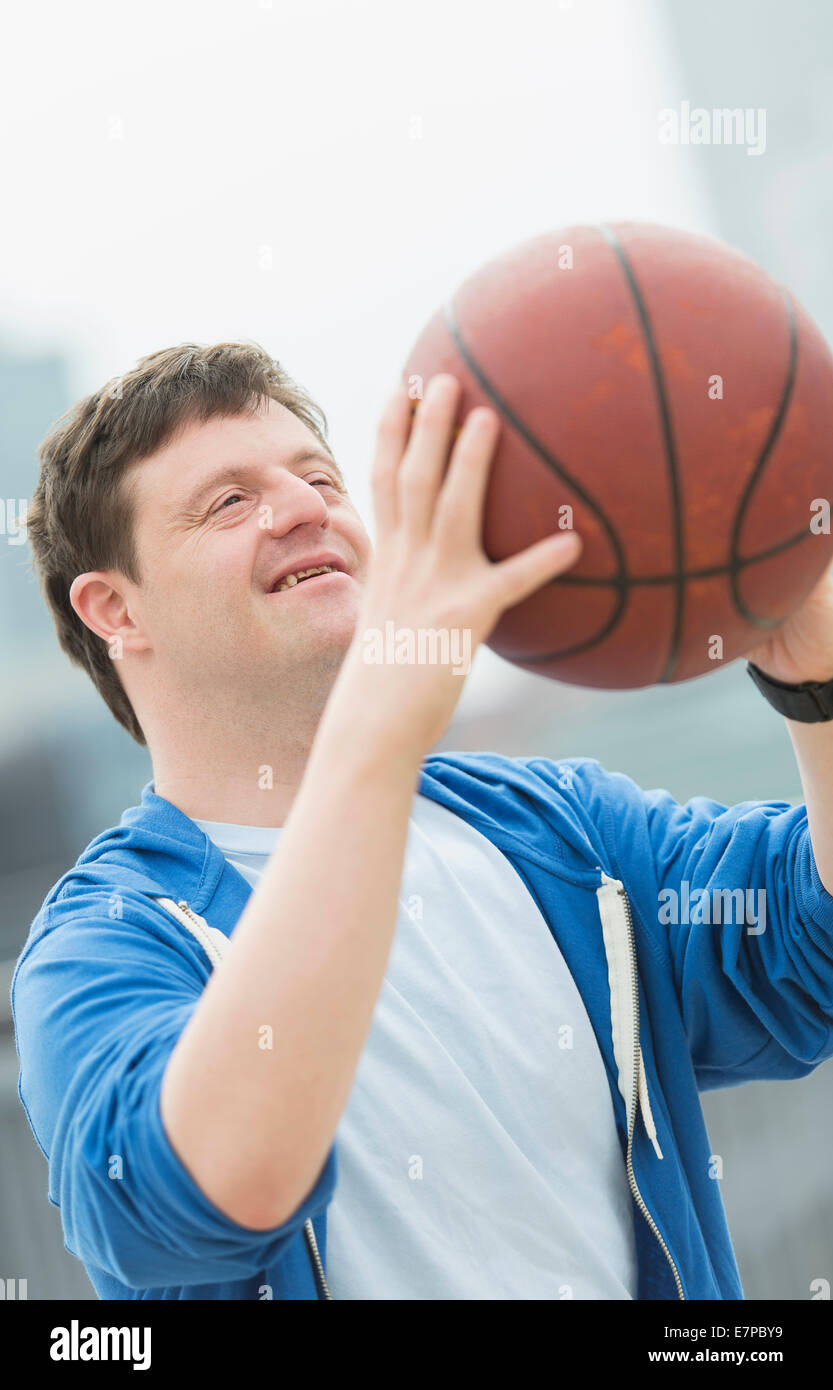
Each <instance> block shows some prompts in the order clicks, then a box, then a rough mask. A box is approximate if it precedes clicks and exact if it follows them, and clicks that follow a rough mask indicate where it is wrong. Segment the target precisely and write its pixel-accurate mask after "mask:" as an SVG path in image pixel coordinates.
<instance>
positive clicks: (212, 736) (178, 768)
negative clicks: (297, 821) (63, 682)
mask: <svg viewBox="0 0 833 1390" xmlns="http://www.w3.org/2000/svg"><path fill="white" fill-rule="evenodd" d="M286 715H287V712H286V711H285V710H284V711H283V712H282V715H281V719H280V720H279V721H274V720H273V727H272V729H271V732H270V733H267V732H266V731H265V729H264V727H263V726H264V724H265V722H266V721H261V720H251V721H245V720H241V719H240V716H239V714H238V716H237V718H236V719H233V720H229V721H224V722H223V724H222V729H221V730H217V732H216V733H211V732H209V731H207V730H206V729H205V728H196V729H195V728H193V727H192V728H190V729H187V730H186V729H182V730H181V731H180V732H179V735H178V736H176V737H174V736H173V734H172V736H171V737H170V738H168V739H165V740H162V741H160V740H159V739H155V740H152V739H151V738H150V737H149V738H148V744H149V747H150V749H151V758H152V764H153V784H154V791H155V792H156V794H157V796H161V797H164V799H165V800H166V801H170V802H171V803H172V804H173V805H174V806H177V807H178V808H179V810H180V811H183V812H184V813H185V815H186V816H190V817H191V819H192V820H207V821H220V822H223V823H225V824H232V825H257V826H282V825H283V824H284V823H285V821H286V819H287V816H288V815H289V812H290V809H291V807H292V803H293V801H294V800H295V796H296V795H297V792H298V788H299V787H300V785H301V779H302V778H303V775H304V771H305V769H306V765H307V761H308V759H309V755H310V750H311V748H312V743H313V739H314V737H315V732H316V728H317V725H318V719H317V718H316V719H315V720H313V719H312V718H311V716H310V711H307V712H306V715H305V717H304V718H303V719H301V720H295V721H293V720H291V719H288V718H287V717H286ZM253 723H254V724H258V725H259V726H260V728H259V731H258V732H257V734H256V735H255V734H254V733H253V729H252V727H251V725H252V724H253ZM276 723H277V725H278V726H277V727H276Z"/></svg>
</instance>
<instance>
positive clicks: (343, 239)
mask: <svg viewBox="0 0 833 1390" xmlns="http://www.w3.org/2000/svg"><path fill="white" fill-rule="evenodd" d="M7 39H8V41H7V43H6V45H5V48H4V51H3V54H2V57H0V130H2V142H3V148H2V168H3V182H4V185H5V188H4V192H5V202H6V206H7V208H8V209H11V215H8V214H7V216H6V217H5V218H4V219H3V225H2V229H0V245H2V250H3V254H2V256H0V303H2V306H3V308H2V312H1V313H0V336H2V339H3V342H4V346H5V347H6V348H9V347H12V348H13V349H17V350H20V351H23V352H40V351H59V352H61V353H63V354H66V356H67V358H68V359H69V363H70V372H69V381H70V388H71V391H72V394H73V397H74V396H76V395H80V394H83V393H86V392H87V391H89V390H92V389H94V388H95V387H97V386H99V385H100V384H101V383H102V382H103V381H104V380H106V379H108V378H109V377H111V376H115V375H118V374H119V373H120V372H122V371H124V370H125V369H126V368H127V367H129V366H130V365H131V364H132V363H133V362H135V360H136V359H137V358H138V357H139V356H141V355H142V354H143V353H145V352H150V351H152V350H154V349H156V348H159V347H163V346H167V345H169V344H172V343H175V342H182V341H197V342H214V341H220V340H222V339H228V338H248V339H254V340H255V341H257V342H260V343H261V344H262V345H263V346H264V347H266V348H267V350H268V351H269V352H270V355H272V356H273V357H276V358H278V359H279V360H280V361H281V362H282V363H283V365H284V366H285V367H286V368H287V369H288V370H289V372H290V373H291V374H292V375H293V376H295V377H296V378H297V379H298V380H299V381H301V382H302V383H303V384H304V385H305V386H306V387H307V389H308V390H309V391H310V392H311V393H312V395H313V396H314V397H315V398H316V399H317V400H318V401H319V402H320V403H321V404H322V405H323V407H324V410H325V412H326V414H327V417H328V421H329V424H330V437H331V441H332V443H333V447H334V449H335V452H336V455H337V457H338V458H339V461H340V462H341V464H342V467H343V469H344V471H345V472H346V474H347V477H348V482H349V484H350V487H351V491H352V493H353V495H354V498H355V500H356V501H357V504H358V506H359V508H360V510H361V512H362V514H363V516H364V517H365V520H366V522H367V524H368V526H369V527H370V529H371V531H372V529H373V517H372V508H371V504H370V494H369V487H368V473H369V469H370V465H371V462H372V449H373V440H374V434H375V429H376V422H377V419H378V415H379V412H380V410H381V408H382V405H383V402H384V400H385V398H386V396H387V394H388V392H389V390H390V389H391V387H392V386H393V384H394V382H395V381H396V380H397V378H398V375H399V371H400V367H401V365H402V363H403V361H404V360H405V358H406V356H407V354H408V351H409V348H410V346H411V344H412V342H413V341H414V340H415V338H416V337H417V335H418V333H419V331H420V329H421V327H422V326H423V324H424V323H425V322H426V321H427V319H428V318H430V317H431V315H432V313H433V312H434V310H435V309H436V308H437V307H438V306H439V305H440V304H441V303H442V302H443V301H444V299H445V298H446V297H447V296H448V295H449V294H450V293H451V292H452V291H453V290H454V288H455V286H456V285H458V284H459V283H460V282H461V281H462V280H463V279H465V278H466V277H467V276H468V275H469V274H471V273H472V272H473V271H474V270H475V269H476V268H477V267H478V266H480V265H481V264H483V263H484V262H485V261H488V260H489V259H491V258H492V257H493V256H495V255H496V254H498V253H499V252H501V251H503V250H505V249H506V248H507V247H509V246H511V245H513V244H514V243H517V242H520V241H522V240H525V239H527V238H529V237H531V236H534V235H536V234H537V233H539V232H542V231H547V230H552V229H555V228H558V227H561V226H566V225H570V224H573V223H576V222H587V221H591V222H595V221H598V220H617V219H623V218H641V219H646V220H651V221H658V222H665V223H668V224H671V225H676V226H682V227H691V228H698V229H700V230H702V231H706V232H709V231H714V230H715V222H714V217H713V210H712V208H711V207H710V205H709V201H708V196H707V193H706V191H705V188H704V187H703V186H702V185H701V183H700V182H699V180H698V176H697V172H696V170H697V166H696V165H695V164H694V163H693V162H692V161H690V160H687V159H685V158H681V157H680V151H679V150H670V149H669V148H668V147H663V146H662V145H661V144H660V143H659V140H658V136H657V129H658V112H659V110H660V109H661V108H663V107H666V106H669V105H674V104H675V103H677V102H678V100H679V99H680V97H681V96H685V95H686V93H685V91H684V89H683V87H681V83H680V77H679V74H678V71H677V69H676V66H675V61H674V55H673V47H672V44H671V42H670V37H669V34H668V32H667V29H666V15H665V13H664V11H663V9H662V5H661V4H659V3H657V4H655V3H653V0H636V2H635V3H632V2H630V0H572V2H570V0H538V3H535V2H534V0H516V2H515V3H512V4H511V5H510V4H506V3H503V4H495V3H493V2H492V0H487V2H486V3H483V0H455V3H453V4H451V5H449V4H448V3H443V2H442V0H425V3H421V4H419V5H418V6H417V5H411V4H406V3H401V2H400V0H351V3H334V2H333V0H304V2H303V3H296V0H259V2H258V0H244V3H242V4H241V3H239V2H238V3H232V0H201V3H199V4H196V3H193V0H173V3H159V0H149V3H142V4H141V5H138V4H125V3H113V0H110V3H106V4H104V3H98V0H84V3H82V4H80V5H75V6H66V5H63V4H56V3H53V0H48V2H47V3H45V4H44V3H40V4H38V5H37V6H34V7H18V8H17V9H16V11H15V13H14V14H13V15H12V16H11V17H10V18H9V19H8V20H7ZM34 443H36V441H33V444H34ZM534 679H536V678H534V677H529V676H526V675H525V674H524V673H520V672H515V671H514V670H513V669H512V668H508V667H507V666H506V665H505V663H502V662H500V661H499V660H498V659H497V658H495V657H491V655H490V654H484V656H483V657H481V658H479V659H478V662H477V663H476V666H475V671H474V674H473V676H472V678H471V679H470V680H469V682H467V691H466V695H465V696H464V699H466V700H467V701H469V702H476V701H477V700H478V699H485V700H487V701H488V700H489V699H491V698H492V696H493V693H494V691H495V689H496V683H498V684H499V683H500V682H501V681H503V682H504V683H505V682H507V681H508V682H510V684H511V683H514V682H517V681H519V682H521V683H523V682H525V681H529V680H534Z"/></svg>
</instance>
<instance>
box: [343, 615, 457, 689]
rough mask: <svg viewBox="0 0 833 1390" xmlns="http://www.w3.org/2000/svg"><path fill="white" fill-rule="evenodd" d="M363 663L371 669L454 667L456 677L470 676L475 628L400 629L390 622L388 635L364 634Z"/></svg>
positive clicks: (372, 630) (373, 629)
mask: <svg viewBox="0 0 833 1390" xmlns="http://www.w3.org/2000/svg"><path fill="white" fill-rule="evenodd" d="M362 659H363V660H364V662H365V663H366V664H367V665H368V666H451V667H452V668H453V674H454V675H455V676H466V675H468V673H469V671H470V670H471V628H468V627H419V628H412V627H397V626H396V624H395V623H394V622H393V620H392V619H391V618H388V620H387V622H386V623H385V628H384V632H383V631H382V629H381V628H378V627H369V628H367V629H366V630H365V632H364V633H363V635H362Z"/></svg>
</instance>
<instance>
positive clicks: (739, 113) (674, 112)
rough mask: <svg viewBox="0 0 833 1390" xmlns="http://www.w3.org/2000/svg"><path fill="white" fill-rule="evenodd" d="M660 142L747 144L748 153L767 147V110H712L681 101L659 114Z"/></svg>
mask: <svg viewBox="0 0 833 1390" xmlns="http://www.w3.org/2000/svg"><path fill="white" fill-rule="evenodd" d="M658 119H659V141H660V144H661V145H745V146H746V153H747V154H755V155H758V154H763V153H764V151H765V150H766V110H765V108H764V107H763V106H759V107H758V108H757V110H756V109H755V108H754V107H752V106H746V107H743V106H731V107H730V106H722V107H713V108H712V110H711V111H709V110H708V109H707V108H706V107H705V106H694V107H693V106H692V105H691V102H690V101H681V102H680V106H679V109H677V107H675V106H664V107H663V108H662V110H661V111H660V112H659V115H658Z"/></svg>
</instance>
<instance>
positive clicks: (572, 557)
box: [492, 531, 584, 609]
mask: <svg viewBox="0 0 833 1390" xmlns="http://www.w3.org/2000/svg"><path fill="white" fill-rule="evenodd" d="M583 548H584V547H583V543H582V539H581V536H579V535H578V533H577V532H576V531H560V532H558V534H556V535H553V536H545V537H544V539H543V540H542V541H536V542H535V544H534V545H530V546H528V547H527V549H526V550H522V551H520V553H519V554H518V555H510V557H509V558H508V559H507V560H499V561H498V562H497V564H495V565H493V566H492V570H493V575H494V582H495V588H496V591H497V592H498V594H499V596H500V598H499V602H500V606H501V608H502V609H505V608H512V607H513V606H514V605H515V604H516V603H520V602H521V601H522V600H523V599H525V598H529V595H530V594H534V593H535V591H536V589H540V588H541V587H542V585H544V584H546V583H548V581H549V580H551V579H556V578H557V577H558V575H559V574H562V573H563V572H564V571H565V570H568V569H569V568H570V566H571V565H574V564H575V562H576V560H577V559H578V557H579V556H580V554H581V552H582V550H583Z"/></svg>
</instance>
